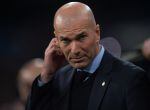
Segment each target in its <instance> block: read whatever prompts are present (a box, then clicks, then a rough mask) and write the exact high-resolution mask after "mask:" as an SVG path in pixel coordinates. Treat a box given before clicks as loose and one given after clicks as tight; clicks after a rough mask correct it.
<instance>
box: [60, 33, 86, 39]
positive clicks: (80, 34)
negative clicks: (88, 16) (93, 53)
mask: <svg viewBox="0 0 150 110" xmlns="http://www.w3.org/2000/svg"><path fill="white" fill-rule="evenodd" d="M85 34H86V33H85V32H81V33H79V34H77V35H76V36H75V38H74V39H78V38H80V37H82V36H84V35H85ZM60 39H61V40H70V39H69V38H67V37H65V36H60Z"/></svg>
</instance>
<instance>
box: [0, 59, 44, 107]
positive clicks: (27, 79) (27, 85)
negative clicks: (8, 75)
mask: <svg viewBox="0 0 150 110" xmlns="http://www.w3.org/2000/svg"><path fill="white" fill-rule="evenodd" d="M42 66H43V59H40V58H34V59H31V60H29V61H27V62H26V63H25V64H23V66H22V67H21V68H20V70H19V72H18V75H17V89H18V93H19V97H17V98H15V99H14V100H13V101H12V102H10V103H5V104H3V105H2V106H1V107H0V110H25V105H26V101H27V97H28V94H29V93H30V90H31V86H32V83H33V81H34V80H35V78H36V77H37V76H38V75H39V73H41V69H42Z"/></svg>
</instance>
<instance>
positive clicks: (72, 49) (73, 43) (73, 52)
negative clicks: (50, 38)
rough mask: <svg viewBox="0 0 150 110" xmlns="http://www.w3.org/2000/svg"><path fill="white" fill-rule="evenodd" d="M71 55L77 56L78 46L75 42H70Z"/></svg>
mask: <svg viewBox="0 0 150 110" xmlns="http://www.w3.org/2000/svg"><path fill="white" fill-rule="evenodd" d="M71 53H72V54H74V55H79V53H80V45H79V43H78V42H77V41H74V42H72V44H71Z"/></svg>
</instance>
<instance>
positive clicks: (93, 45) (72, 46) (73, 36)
mask: <svg viewBox="0 0 150 110" xmlns="http://www.w3.org/2000/svg"><path fill="white" fill-rule="evenodd" d="M80 24H81V25H78V26H75V25H74V26H72V27H71V28H64V29H62V30H60V31H59V33H57V34H56V33H55V35H56V37H57V38H58V42H59V46H60V48H61V50H62V52H63V53H64V55H65V57H66V59H67V61H68V62H69V63H70V64H71V65H72V66H73V67H74V68H84V67H86V66H88V64H90V63H91V61H92V60H93V58H94V57H95V56H96V54H97V53H98V51H99V37H100V36H99V26H98V25H97V26H95V28H91V27H90V26H87V25H85V24H83V23H80Z"/></svg>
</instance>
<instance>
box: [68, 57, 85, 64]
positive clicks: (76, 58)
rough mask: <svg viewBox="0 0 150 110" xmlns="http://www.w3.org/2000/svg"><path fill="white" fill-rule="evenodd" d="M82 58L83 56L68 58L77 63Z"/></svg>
mask: <svg viewBox="0 0 150 110" xmlns="http://www.w3.org/2000/svg"><path fill="white" fill-rule="evenodd" d="M83 60H84V57H75V58H70V61H71V62H74V63H79V62H82V61H83Z"/></svg>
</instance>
